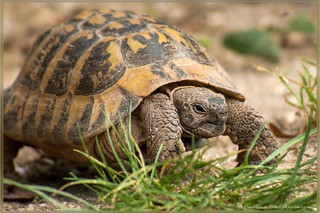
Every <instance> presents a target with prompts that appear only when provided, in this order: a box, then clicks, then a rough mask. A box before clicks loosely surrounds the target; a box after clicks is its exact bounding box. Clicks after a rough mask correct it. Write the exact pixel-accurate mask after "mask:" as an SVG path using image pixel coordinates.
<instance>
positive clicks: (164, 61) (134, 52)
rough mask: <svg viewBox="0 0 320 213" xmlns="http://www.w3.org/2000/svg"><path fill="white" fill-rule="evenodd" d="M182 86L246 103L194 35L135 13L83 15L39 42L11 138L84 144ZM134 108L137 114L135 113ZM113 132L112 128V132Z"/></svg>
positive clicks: (13, 112)
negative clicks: (159, 94) (152, 98)
mask: <svg viewBox="0 0 320 213" xmlns="http://www.w3.org/2000/svg"><path fill="white" fill-rule="evenodd" d="M175 82H189V83H192V84H193V83H197V84H201V85H203V86H206V87H210V88H212V89H215V90H218V91H220V92H222V93H224V94H227V95H229V96H232V97H234V98H236V99H238V100H244V96H243V95H242V94H240V93H239V92H238V91H237V90H236V89H235V87H234V86H233V84H232V83H231V81H230V80H229V77H228V75H227V73H226V72H225V71H224V70H223V68H222V67H221V66H220V65H219V64H218V63H217V62H216V61H215V60H214V59H212V58H211V57H209V55H208V54H207V53H206V52H205V51H204V50H203V48H202V47H201V46H199V44H198V43H197V42H196V41H195V39H194V38H192V37H191V36H190V35H188V34H186V33H184V32H182V31H180V30H178V29H177V28H176V27H174V26H171V25H168V24H166V23H164V22H162V21H160V20H158V19H153V18H151V17H149V16H147V15H138V14H135V13H133V12H130V11H123V12H119V11H113V10H93V11H85V12H82V13H80V14H78V15H76V16H74V17H73V18H71V19H70V20H69V21H66V22H65V23H63V24H62V25H59V26H57V27H54V28H52V29H49V30H47V31H46V32H44V33H43V34H41V35H40V36H39V37H38V38H37V40H36V41H35V43H34V45H33V48H32V50H31V52H30V53H29V54H28V56H27V59H26V61H25V63H24V65H23V67H22V70H21V72H20V74H19V76H18V78H17V79H16V81H15V82H14V83H13V85H12V86H11V87H9V88H8V89H7V90H6V92H5V96H4V121H5V126H4V132H5V135H7V136H8V137H10V138H13V139H15V140H17V141H23V142H26V143H29V144H31V145H35V146H37V145H39V146H40V145H41V144H42V143H46V144H47V145H52V147H57V146H59V144H60V145H65V144H69V145H70V144H79V130H80V131H81V133H82V136H83V138H84V139H92V138H94V137H95V136H97V135H99V134H100V133H102V132H103V131H105V130H106V123H105V120H106V115H108V116H109V117H110V118H111V121H112V122H113V123H117V122H118V119H119V117H118V114H120V116H121V117H122V118H123V117H126V116H127V115H128V114H129V113H130V110H134V109H135V108H136V107H137V106H138V105H139V103H140V102H141V101H142V99H143V98H144V97H146V96H148V95H150V94H151V93H152V92H154V91H155V90H157V89H158V88H160V87H162V86H164V85H167V84H174V83H175ZM130 104H131V107H130ZM107 127H109V126H107Z"/></svg>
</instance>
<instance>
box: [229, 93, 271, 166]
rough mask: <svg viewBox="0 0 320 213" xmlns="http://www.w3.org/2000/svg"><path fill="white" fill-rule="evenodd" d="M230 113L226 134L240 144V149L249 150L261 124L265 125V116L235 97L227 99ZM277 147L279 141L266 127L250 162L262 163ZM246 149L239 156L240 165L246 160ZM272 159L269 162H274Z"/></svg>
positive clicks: (250, 156) (251, 153) (253, 163)
mask: <svg viewBox="0 0 320 213" xmlns="http://www.w3.org/2000/svg"><path fill="white" fill-rule="evenodd" d="M227 104H228V108H229V115H228V119H227V123H226V131H225V132H224V135H228V136H229V137H230V139H231V140H232V142H233V143H234V144H237V145H239V150H247V149H249V147H250V144H251V142H252V141H253V139H254V137H255V135H256V134H257V132H258V131H259V128H260V126H261V125H262V124H263V125H265V120H264V118H263V117H262V116H261V115H259V114H258V113H257V112H256V111H255V110H254V109H252V108H251V107H249V106H246V105H244V104H243V103H242V102H239V101H237V100H234V99H227ZM276 149H277V142H276V139H275V137H274V136H273V134H272V132H271V130H270V129H269V128H268V127H266V126H265V127H264V129H263V130H262V132H261V134H260V136H259V138H258V140H257V142H256V144H255V146H254V147H253V149H252V150H251V152H250V155H249V159H248V163H249V164H251V165H258V164H260V163H261V162H262V161H263V160H264V159H265V158H266V157H267V156H269V155H270V154H271V153H272V152H273V151H275V150H276ZM245 153H246V152H245V151H243V152H241V153H239V154H238V156H237V161H238V165H241V164H242V163H243V162H244V156H245ZM274 162H275V161H274V160H272V161H270V162H268V163H267V164H272V163H274Z"/></svg>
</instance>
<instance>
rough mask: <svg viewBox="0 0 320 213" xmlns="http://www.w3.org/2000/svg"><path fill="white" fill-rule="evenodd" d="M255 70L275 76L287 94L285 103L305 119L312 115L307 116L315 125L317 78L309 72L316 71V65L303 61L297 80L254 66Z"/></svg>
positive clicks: (313, 73)
mask: <svg viewBox="0 0 320 213" xmlns="http://www.w3.org/2000/svg"><path fill="white" fill-rule="evenodd" d="M310 67H311V68H310ZM255 68H256V69H257V70H259V71H263V72H268V73H272V74H273V75H275V76H276V77H277V78H278V79H279V80H280V81H281V83H282V84H283V85H284V86H285V87H286V89H287V90H288V92H287V93H286V94H285V95H284V99H285V101H286V102H287V103H288V104H289V105H291V106H293V107H295V108H297V109H298V110H300V111H303V112H304V113H305V115H306V117H308V115H310V114H312V115H313V116H312V117H310V116H309V118H310V119H311V122H312V123H313V124H315V123H316V119H317V113H316V112H317V104H318V101H317V76H316V74H315V72H312V71H311V70H310V69H314V70H316V68H317V65H316V63H314V62H311V61H309V60H303V61H302V71H300V72H299V77H300V79H299V80H296V79H292V78H290V77H289V76H288V74H281V73H278V72H276V71H274V70H270V69H267V68H265V67H261V66H255Z"/></svg>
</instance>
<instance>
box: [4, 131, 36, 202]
mask: <svg viewBox="0 0 320 213" xmlns="http://www.w3.org/2000/svg"><path fill="white" fill-rule="evenodd" d="M3 145H4V146H3V153H4V159H3V160H4V161H3V164H4V165H3V167H4V168H3V169H4V171H3V175H4V177H5V178H8V179H11V180H14V181H18V182H22V181H23V179H22V178H21V177H20V176H19V175H18V174H17V173H16V172H15V169H14V164H13V160H14V158H15V157H16V156H17V153H18V151H19V149H20V148H21V147H22V146H23V144H22V143H20V142H17V141H14V140H12V139H10V138H8V137H6V136H3ZM3 189H4V193H3V199H4V200H5V201H6V200H7V201H9V200H12V201H17V200H32V199H33V198H35V194H33V193H31V192H29V191H26V190H23V189H20V188H16V187H14V186H8V185H6V184H4V187H3Z"/></svg>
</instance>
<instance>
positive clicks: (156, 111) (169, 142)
mask: <svg viewBox="0 0 320 213" xmlns="http://www.w3.org/2000/svg"><path fill="white" fill-rule="evenodd" d="M140 110H141V111H140V118H141V122H142V126H143V127H144V130H145V135H146V141H147V151H148V155H149V156H150V157H151V158H153V159H154V158H155V156H157V153H158V150H159V148H160V146H161V144H162V145H163V147H162V150H161V153H160V156H159V161H160V162H161V161H164V160H167V159H170V158H176V157H178V156H179V154H180V153H182V152H184V151H185V147H184V145H183V143H182V141H181V134H182V129H181V126H180V121H179V116H178V113H177V109H176V108H175V107H174V105H173V103H172V101H171V100H170V98H169V97H168V96H167V95H165V94H162V93H156V94H153V95H150V96H149V97H147V98H146V99H145V100H144V101H143V103H142V105H141V108H140Z"/></svg>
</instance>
